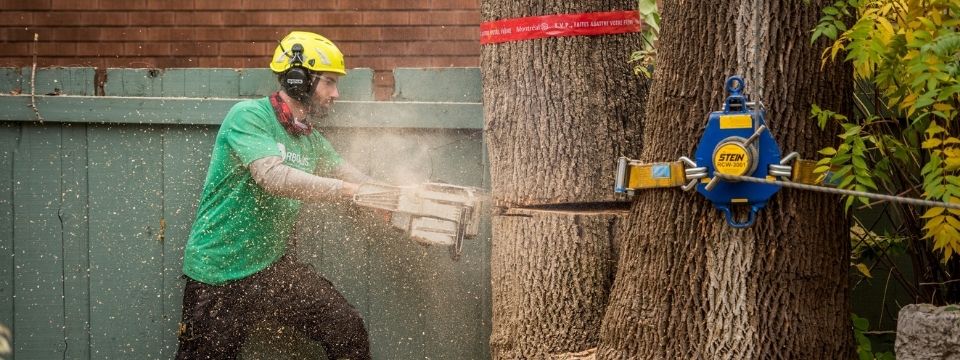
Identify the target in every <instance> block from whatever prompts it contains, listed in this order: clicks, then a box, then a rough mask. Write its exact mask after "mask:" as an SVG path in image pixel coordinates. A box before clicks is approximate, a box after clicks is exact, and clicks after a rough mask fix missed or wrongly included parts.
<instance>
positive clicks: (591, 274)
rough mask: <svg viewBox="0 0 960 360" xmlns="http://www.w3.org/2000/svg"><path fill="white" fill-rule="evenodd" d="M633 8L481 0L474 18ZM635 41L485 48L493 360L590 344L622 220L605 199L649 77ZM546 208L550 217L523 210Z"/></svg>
mask: <svg viewBox="0 0 960 360" xmlns="http://www.w3.org/2000/svg"><path fill="white" fill-rule="evenodd" d="M635 8H636V2H635V1H634V0H629V1H594V2H589V3H585V2H547V1H531V0H525V1H505V0H484V1H482V2H481V16H482V20H483V21H484V22H487V21H495V20H501V19H510V18H520V17H529V16H542V15H554V14H571V13H588V12H601V11H614V10H630V9H635ZM641 41H642V39H641V37H640V34H639V33H631V34H618V35H603V36H589V37H586V36H575V37H555V38H543V39H534V40H526V41H517V42H507V43H499V44H487V45H483V46H482V49H481V60H480V69H481V74H482V79H483V102H484V115H485V132H484V136H485V137H486V143H487V146H488V151H489V155H490V167H491V169H490V174H491V180H492V181H491V183H492V193H493V195H494V203H495V206H497V207H498V208H499V211H500V212H501V215H500V216H496V217H495V218H494V221H493V244H492V247H493V252H492V259H491V278H492V283H493V304H492V307H493V333H492V335H491V340H490V341H491V350H492V351H491V353H492V356H493V358H495V359H544V358H551V357H554V356H557V355H559V354H561V353H576V352H581V351H583V350H587V349H590V348H593V347H596V345H597V340H598V334H599V324H600V320H601V319H602V316H603V315H602V312H603V309H604V308H605V306H606V301H607V296H608V293H609V288H610V284H611V283H612V274H613V272H614V262H615V259H616V255H615V246H614V243H613V239H614V235H613V232H614V231H615V229H616V224H617V223H618V220H617V219H618V217H619V215H617V214H615V213H612V212H610V211H604V209H605V208H604V205H603V204H607V203H609V202H610V201H614V200H618V199H617V198H616V197H615V196H614V194H613V191H612V187H613V179H614V171H615V167H616V166H615V164H616V158H617V157H618V156H620V155H636V154H637V153H638V152H639V142H638V141H637V140H639V137H638V136H639V134H640V124H641V121H640V120H641V119H640V116H642V114H643V112H642V111H641V109H642V106H643V98H644V96H645V93H646V82H645V81H643V80H642V79H640V78H638V77H637V76H635V75H634V74H633V71H632V65H631V64H629V63H628V62H627V60H628V59H629V55H630V53H631V52H632V51H634V50H638V49H640V48H641ZM584 203H589V204H587V205H584ZM598 203H599V204H601V205H599V206H598V205H597V204H598ZM545 205H546V206H548V207H550V208H551V209H552V210H557V211H556V212H543V211H533V210H530V209H529V208H531V207H539V206H545ZM524 208H528V209H527V210H523V209H524ZM598 210H599V211H598Z"/></svg>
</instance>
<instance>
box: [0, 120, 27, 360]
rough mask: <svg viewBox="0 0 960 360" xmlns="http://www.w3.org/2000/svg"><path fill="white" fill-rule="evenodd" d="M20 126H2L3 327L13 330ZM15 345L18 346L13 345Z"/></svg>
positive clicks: (0, 282) (0, 294)
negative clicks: (15, 162) (15, 191)
mask: <svg viewBox="0 0 960 360" xmlns="http://www.w3.org/2000/svg"><path fill="white" fill-rule="evenodd" d="M21 126H22V125H20V124H12V123H4V124H0V325H2V326H5V327H7V328H10V327H12V326H13V314H14V307H13V295H14V292H13V286H14V274H16V269H15V264H14V262H13V260H14V257H13V254H14V253H13V234H14V226H15V224H16V223H15V222H14V203H13V183H14V178H13V175H14V172H13V158H14V152H15V151H16V145H17V144H18V143H19V142H20V127H21ZM11 345H15V344H11Z"/></svg>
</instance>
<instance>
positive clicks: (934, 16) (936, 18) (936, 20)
mask: <svg viewBox="0 0 960 360" xmlns="http://www.w3.org/2000/svg"><path fill="white" fill-rule="evenodd" d="M927 15H930V18H931V19H930V20H931V21H933V24H934V25H937V26H940V24H943V18H942V17H940V12H939V11H931V12H928V13H927Z"/></svg>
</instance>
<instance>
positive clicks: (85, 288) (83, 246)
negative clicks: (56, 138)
mask: <svg viewBox="0 0 960 360" xmlns="http://www.w3.org/2000/svg"><path fill="white" fill-rule="evenodd" d="M61 134H62V135H61V136H62V138H61V140H62V143H63V146H62V154H61V156H62V157H61V159H62V160H63V166H62V176H61V177H60V179H61V180H60V182H61V188H62V191H63V192H62V196H63V205H62V206H61V208H62V214H63V215H62V218H63V269H64V271H63V273H64V284H63V285H64V305H65V306H64V325H65V327H66V328H65V331H64V333H65V336H66V343H67V348H66V358H67V359H88V358H90V277H89V273H88V272H87V269H88V268H89V267H90V259H89V252H88V250H89V249H90V242H89V238H88V235H89V233H88V231H87V230H88V229H87V198H88V197H87V129H86V126H83V125H75V124H63V125H62V128H61Z"/></svg>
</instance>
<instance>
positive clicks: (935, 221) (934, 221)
mask: <svg viewBox="0 0 960 360" xmlns="http://www.w3.org/2000/svg"><path fill="white" fill-rule="evenodd" d="M943 218H944V216H943V215H940V216H934V217H932V218H930V219H929V220H927V223H926V224H924V225H923V228H924V229H926V230H927V231H930V232H931V233H932V232H933V231H934V230H936V229H937V228H938V227H939V226H940V224H943ZM931 235H932V234H927V236H926V237H929V236H931ZM926 237H924V238H926Z"/></svg>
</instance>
